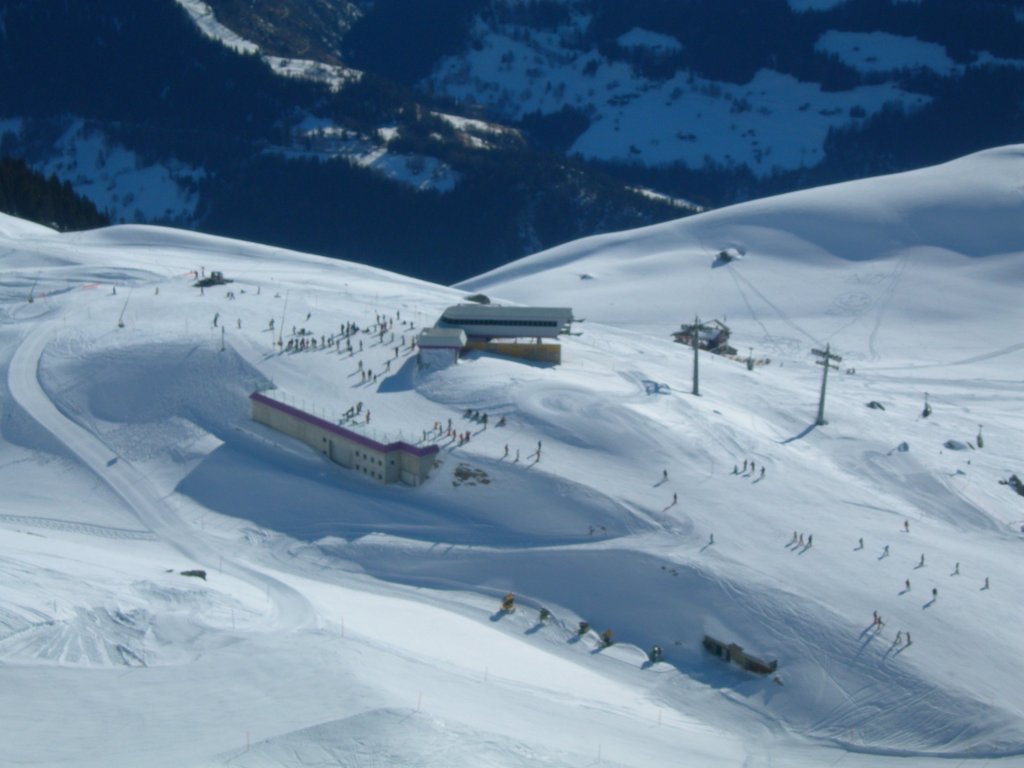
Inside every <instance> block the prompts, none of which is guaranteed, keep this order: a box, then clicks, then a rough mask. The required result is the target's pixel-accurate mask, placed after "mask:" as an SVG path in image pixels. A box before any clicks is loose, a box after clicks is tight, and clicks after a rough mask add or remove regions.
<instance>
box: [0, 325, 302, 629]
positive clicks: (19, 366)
mask: <svg viewBox="0 0 1024 768" xmlns="http://www.w3.org/2000/svg"><path fill="white" fill-rule="evenodd" d="M55 327H56V326H54V325H53V324H52V323H45V322H44V323H39V324H38V325H36V326H35V328H34V329H33V330H32V331H31V332H30V333H29V334H28V335H27V336H26V337H25V338H24V339H23V340H22V341H21V343H20V344H19V345H18V348H17V349H16V350H15V352H14V355H13V356H12V358H11V362H10V367H9V368H8V371H7V385H8V388H9V389H10V392H11V397H12V398H13V399H14V401H15V402H17V403H18V404H19V405H20V406H21V407H22V408H23V409H24V410H25V412H26V413H27V414H29V415H30V416H31V417H32V418H33V419H34V420H35V421H36V422H37V423H38V424H39V425H40V426H41V427H43V428H44V429H45V430H46V431H48V432H49V433H50V434H52V435H53V436H54V437H55V438H56V439H57V440H58V441H60V442H61V443H63V444H64V445H65V446H66V447H67V449H68V450H69V451H71V452H72V453H73V454H75V456H76V457H78V459H79V460H80V461H81V462H82V463H83V464H84V465H85V466H86V467H88V468H89V469H90V470H92V471H93V473H94V474H95V475H96V476H97V477H98V478H99V479H100V480H101V481H102V482H104V483H105V484H106V485H107V486H108V487H109V488H110V489H111V490H112V491H113V492H114V493H115V494H116V495H117V496H119V497H120V498H121V500H122V501H123V502H124V503H125V505H126V506H127V507H128V509H130V510H131V511H132V512H133V513H134V514H135V515H136V517H137V518H138V519H139V521H140V522H141V523H142V524H143V525H144V526H145V527H146V528H147V529H149V530H150V531H152V533H153V534H155V535H156V536H157V537H159V538H160V539H162V540H164V541H166V542H168V543H169V544H171V545H172V546H174V547H175V548H176V549H178V551H180V552H181V553H182V554H183V555H184V556H185V557H187V558H188V559H190V560H192V561H194V562H196V563H200V564H204V565H206V567H207V568H208V569H212V567H213V564H215V563H218V562H219V560H220V558H221V557H222V555H221V553H219V552H217V551H216V550H215V549H214V548H213V547H212V546H211V545H210V544H208V543H207V542H206V541H204V540H203V539H201V538H200V537H199V536H196V535H195V534H193V533H192V532H191V531H190V530H189V529H188V527H187V525H186V524H185V523H184V522H182V521H181V520H180V519H179V518H178V516H177V515H176V514H175V512H174V510H173V509H172V508H171V506H170V505H169V504H168V503H167V502H166V500H165V499H164V498H162V497H161V496H160V494H159V493H157V491H156V490H155V489H154V488H153V486H152V484H151V483H150V482H149V480H148V479H147V478H146V477H145V476H144V475H143V474H142V473H141V472H140V471H139V470H138V469H136V468H135V467H134V466H133V465H132V464H131V462H129V461H125V460H124V459H122V458H121V457H120V456H118V455H117V454H116V453H114V452H113V451H111V450H110V448H108V447H107V445H106V444H104V443H103V442H102V441H101V440H100V439H99V438H98V437H97V436H96V435H94V434H93V433H91V432H89V431H88V430H86V429H85V428H84V427H82V426H81V425H80V424H78V423H77V422H75V421H74V420H72V419H71V418H69V417H68V416H65V415H64V414H63V413H61V412H60V410H59V409H58V408H57V406H56V405H55V404H54V403H53V402H52V401H51V400H50V398H49V397H48V396H47V394H46V392H45V391H44V390H43V388H42V386H41V385H40V383H39V360H40V358H41V356H42V353H43V350H44V349H45V348H46V345H47V343H48V342H49V340H50V338H51V336H52V334H53V331H54V328H55ZM223 572H224V573H227V574H229V575H231V576H235V577H237V578H240V579H242V580H244V581H247V582H249V583H251V584H258V585H259V587H260V588H265V589H266V591H267V594H268V597H270V599H271V600H272V605H273V606H274V608H275V616H274V617H273V621H272V626H273V627H274V628H277V629H299V628H302V627H306V626H311V625H312V624H314V623H315V618H316V616H315V612H314V610H313V607H312V605H311V604H310V602H309V601H308V600H307V599H306V598H305V597H304V596H303V595H302V594H301V593H299V592H298V591H297V590H295V589H294V588H292V587H290V586H288V585H286V584H284V583H283V582H281V581H279V580H277V579H275V578H273V577H272V576H269V575H267V574H264V573H262V572H260V571H258V570H256V569H255V568H252V567H249V566H246V565H243V564H241V563H237V562H230V561H227V560H225V561H224V566H223Z"/></svg>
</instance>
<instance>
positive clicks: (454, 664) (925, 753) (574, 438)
mask: <svg viewBox="0 0 1024 768" xmlns="http://www.w3.org/2000/svg"><path fill="white" fill-rule="evenodd" d="M1022 209H1024V148H1022V147H1020V146H1015V147H1006V148H1001V149H998V150H993V151H990V152H986V153H981V154H978V155H974V156H970V157H966V158H963V159H962V160H958V161H956V162H953V163H949V164H946V165H943V166H938V167H935V168H929V169H924V170H921V171H917V172H914V173H908V174H902V175H898V176H892V177H885V178H878V179H872V180H865V181H862V182H857V183H851V184H843V185H837V186H834V187H830V188H822V189H818V190H810V191H807V192H802V193H795V194H791V195H787V196H783V197H779V198H773V199H767V200H761V201H756V202H752V203H748V204H745V205H742V206H736V207H733V208H729V209H722V210H719V211H715V212H712V213H708V214H700V215H698V216H695V217H691V218H689V219H686V220H682V221H678V222H673V223H669V224H665V225H658V226H655V227H649V228H646V229H641V230H634V231H631V232H622V233H616V234H613V235H607V236H602V237H597V238H590V239H587V240H583V241H579V242H576V243H572V244H567V245H566V246H563V247H561V248H558V249H553V250H551V251H548V252H544V253H540V254H537V255H535V256H531V257H528V258H526V259H523V260H520V261H517V262H515V263H512V264H509V265H508V266H506V267H504V268H501V269H499V270H495V271H493V272H491V273H489V274H486V275H482V276H480V277H478V278H474V279H473V280H471V281H466V283H464V284H461V285H459V286H456V287H455V288H446V287H442V286H438V285H433V284H429V283H425V282H422V281H417V280H413V279H410V278H406V277H402V276H399V275H395V274H393V273H388V272H385V271H382V270H377V269H373V268H369V267H365V266H361V265H356V264H351V263H347V262H339V261H333V260H328V259H325V258H322V257H318V256H313V255H307V254H300V253H295V252H290V251H284V250H281V249H276V248H272V247H268V246H261V245H255V244H251V243H244V242H240V241H233V240H227V239H218V238H212V237H208V236H203V235H198V234H192V233H186V232H180V231H175V230H171V229H161V228H154V227H139V226H120V227H112V228H109V229H105V230H98V231H94V232H87V233H73V234H57V233H54V232H52V231H50V230H47V229H45V228H43V227H38V226H34V225H28V224H25V223H24V222H20V221H18V220H15V219H11V218H10V217H0V269H3V272H4V276H5V277H4V279H3V280H2V281H0V301H2V303H0V338H2V339H3V343H2V344H0V350H3V352H2V353H0V368H2V376H0V393H2V394H0V413H2V419H0V482H2V483H3V487H4V489H5V497H4V503H3V507H2V510H0V571H2V572H3V573H5V574H7V575H8V577H7V578H6V579H5V580H4V581H3V583H2V584H0V661H2V662H3V664H2V665H0V676H3V681H4V683H5V684H4V685H3V686H0V713H2V717H0V722H3V723H5V724H6V728H5V729H4V737H5V738H4V742H3V743H4V746H3V747H2V748H0V749H2V754H3V755H4V756H5V760H6V761H9V762H12V763H15V762H20V763H28V764H34V765H60V764H69V763H72V764H76V765H97V766H98V765H104V766H109V765H129V764H139V763H140V762H145V763H146V764H150V765H183V764H187V765H232V766H238V765H242V766H268V765H273V766H300V765H310V764H316V763H317V762H320V763H329V764H337V765H345V766H356V765H364V764H366V763H373V762H375V761H376V762H378V763H387V764H395V765H406V764H420V765H430V766H433V765H437V766H441V765H445V766H451V765H465V766H469V765H480V764H481V763H485V762H487V763H491V764H495V765H508V766H520V765H521V766H526V765H536V764H538V763H544V762H547V763H549V764H555V765H567V766H582V765H588V764H592V763H594V762H599V763H607V764H611V765H630V766H648V765H658V764H669V763H674V762H678V760H679V759H684V760H686V761H690V762H693V763H694V764H699V765H709V766H714V765H721V766H731V765H736V764H744V763H745V764H749V765H754V766H767V765H780V764H784V765H795V766H816V765H828V764H834V763H835V762H836V761H842V763H843V764H845V765H854V766H857V765H860V766H889V765H893V766H897V765H898V766H909V767H910V768H919V767H921V766H938V765H946V764H948V761H949V759H950V758H956V759H957V760H960V761H963V762H965V764H967V765H971V764H975V763H977V764H979V765H981V764H983V763H984V762H986V761H988V762H990V763H991V764H993V765H1007V766H1010V765H1020V764H1021V757H1020V756H1021V754H1022V753H1024V717H1022V715H1024V712H1022V709H1021V704H1020V699H1019V696H1018V693H1017V691H1018V689H1019V688H1020V685H1021V679H1020V675H1021V671H1020V665H1019V663H1017V659H1018V658H1019V655H1020V653H1021V651H1022V647H1021V641H1020V637H1021V636H1022V629H1024V627H1022V626H1021V624H1022V619H1021V615H1020V612H1019V611H1018V610H1017V606H1016V602H1017V595H1018V594H1019V593H1020V590H1021V587H1022V586H1024V583H1022V577H1021V573H1020V569H1019V567H1018V563H1019V557H1020V551H1021V549H1020V548H1021V547H1022V546H1024V539H1022V537H1021V525H1022V524H1024V498H1022V497H1020V496H1018V495H1016V494H1015V493H1014V492H1013V490H1012V489H1011V488H1010V487H1009V486H1007V485H1004V484H1001V481H1005V480H1007V478H1008V477H1009V476H1010V475H1011V474H1014V473H1017V474H1020V472H1021V469H1022V468H1021V467H1020V466H1019V461H1020V456H1021V450H1022V448H1024V438H1022V437H1021V435H1022V434H1024V431H1022V426H1024V423H1022V422H1024V418H1022V417H1024V414H1022V411H1021V403H1020V399H1019V397H1018V396H1017V392H1018V391H1019V388H1020V385H1021V381H1020V370H1021V368H1020V356H1021V355H1022V354H1024V344H1022V343H1021V341H1020V340H1019V339H1018V338H1017V337H1016V335H1015V334H1016V332H1017V329H1019V328H1021V327H1022V322H1021V321H1022V319H1024V318H1022V314H1021V309H1020V302H1019V301H1017V294H1018V293H1019V288H1020V285H1021V281H1022V279H1024V262H1022V258H1024V250H1022V247H1021V245H1020V242H1021V241H1020V235H1021V233H1022V230H1021V226H1020V221H1022V220H1024V218H1022V215H1021V214H1022V213H1024V210H1022ZM725 249H734V252H735V253H741V254H742V258H739V259H734V260H732V261H728V262H727V261H725V260H722V259H718V258H716V257H717V254H718V253H719V252H720V251H722V250H725ZM211 269H220V270H223V271H224V273H225V275H226V276H227V277H229V278H233V279H234V281H235V282H233V283H231V284H229V285H226V286H221V287H218V288H207V289H205V290H204V291H202V292H200V291H199V289H198V288H195V287H193V286H192V283H193V281H194V278H193V276H192V274H191V273H192V271H193V270H196V271H200V272H208V271H209V270H211ZM469 290H473V291H478V290H481V291H485V292H486V293H487V294H488V295H490V296H491V298H492V299H494V300H499V301H521V302H524V303H531V304H557V305H569V306H572V307H573V309H574V312H575V314H576V316H577V317H578V318H585V320H584V321H583V322H581V323H578V324H577V326H576V330H577V331H579V332H580V334H581V335H578V336H569V337H565V338H563V339H562V344H563V350H562V351H563V362H562V364H561V365H558V366H538V365H529V364H524V363H522V362H516V361H514V360H511V359H504V358H500V357H494V356H487V355H480V354H472V355H470V356H468V357H467V358H466V359H464V360H463V361H462V362H461V364H459V365H457V366H454V367H452V368H449V369H446V370H443V371H425V370H419V369H418V368H417V366H416V365H415V362H414V359H413V357H412V356H411V355H410V354H409V353H408V352H407V350H405V349H404V348H403V345H402V343H401V337H402V336H405V337H406V339H407V340H408V339H409V338H411V337H412V336H413V335H414V334H415V332H416V331H418V330H419V329H420V328H422V327H423V326H425V325H429V324H431V323H432V322H433V321H434V319H436V317H437V316H438V315H439V314H440V312H441V310H443V309H444V308H445V307H446V306H448V305H450V304H453V303H456V302H458V301H459V300H461V297H462V296H464V295H465V293H466V292H467V291H469ZM229 291H230V294H231V295H230V296H229V295H228V292H229ZM232 297H233V298H232ZM695 314H699V315H700V316H701V317H702V318H704V319H710V318H721V319H724V320H726V322H727V323H728V325H729V326H730V327H731V329H732V333H733V335H732V339H731V342H732V344H733V345H734V346H736V347H737V348H738V349H739V350H741V356H744V355H745V353H746V352H747V350H748V348H751V347H752V348H753V353H754V357H756V358H758V359H763V358H770V363H768V364H765V365H757V366H754V370H748V369H747V367H746V366H744V365H743V364H742V360H740V361H735V360H730V359H726V358H721V357H716V356H712V355H707V354H702V355H701V357H700V377H701V378H700V382H701V396H700V397H694V396H692V395H690V394H689V392H690V388H691V383H692V382H691V371H692V353H691V351H690V350H689V348H687V347H684V346H680V345H678V344H675V343H674V342H673V341H672V339H671V333H672V332H673V331H675V330H677V329H678V327H679V324H680V323H683V322H689V321H690V320H691V319H692V317H693V316H694V315H695ZM381 318H387V319H388V321H389V322H390V323H392V327H391V329H390V330H389V331H387V332H386V333H394V334H395V336H396V339H395V341H394V342H388V343H383V344H381V343H380V342H379V340H378V338H379V337H378V334H377V333H375V332H373V330H372V329H373V328H374V325H375V324H377V323H379V322H380V320H381ZM271 321H273V325H271ZM346 322H356V323H358V324H359V325H360V327H361V328H364V329H369V330H370V331H371V332H369V333H360V334H358V336H357V337H356V341H357V344H356V351H355V353H354V354H352V355H350V354H349V353H348V352H346V351H344V350H343V349H342V348H339V347H332V346H330V345H329V344H328V345H327V346H326V348H324V345H322V344H319V343H318V345H317V347H318V348H317V349H316V350H315V351H314V350H308V351H303V352H291V353H289V352H284V351H282V350H281V348H280V347H278V346H277V345H276V343H275V342H276V341H277V339H278V338H282V339H285V338H287V339H292V340H294V339H303V338H306V339H308V338H315V339H317V340H318V341H319V340H320V339H321V338H322V337H328V336H330V335H331V334H336V333H337V332H338V331H339V329H340V327H341V325H342V324H344V323H346ZM410 323H411V325H410ZM122 324H123V325H122ZM302 330H304V331H305V332H306V333H304V334H302V333H300V331H302ZM358 342H361V344H360V343H358ZM825 344H828V345H829V346H830V349H831V350H832V351H833V352H835V353H837V354H839V355H841V356H842V358H843V359H842V361H841V362H840V368H839V370H838V371H835V372H833V373H832V375H831V378H830V379H829V387H828V395H827V403H826V416H827V420H828V422H829V423H828V424H827V425H824V426H817V427H815V426H814V423H813V422H814V416H815V411H816V407H817V399H818V393H819V387H820V382H821V372H822V370H821V368H820V367H818V366H815V365H814V362H813V359H814V358H813V355H811V349H814V348H819V347H822V346H824V345H825ZM360 346H361V347H362V348H361V349H360ZM395 348H397V349H398V355H397V356H396V354H395ZM360 365H361V366H362V368H363V369H372V370H373V371H375V372H378V374H379V376H378V381H377V382H376V383H367V382H366V381H364V380H363V377H360V375H359V372H360ZM267 386H273V387H275V388H276V393H277V395H278V396H284V397H286V398H287V399H288V402H289V403H294V404H296V405H298V406H299V407H302V408H305V409H306V410H309V411H311V412H315V413H317V414H319V415H322V416H324V417H326V418H329V419H332V420H334V419H341V420H345V421H347V422H348V423H349V425H350V427H351V428H353V429H358V430H362V431H365V432H366V433H367V434H368V435H373V436H376V437H377V438H379V439H395V438H399V437H400V438H402V439H405V440H408V441H412V442H437V443H439V444H440V445H441V453H440V457H441V460H440V466H438V467H437V468H436V469H435V471H434V473H433V476H432V478H431V479H430V480H429V481H428V482H427V483H426V484H425V485H424V486H422V487H420V488H415V489H413V488H404V487H393V486H387V487H384V486H380V485H377V484H376V483H373V482H370V481H368V480H365V479H363V478H360V477H359V476H357V475H355V474H354V473H351V472H348V471H346V470H343V469H341V468H340V467H336V466H334V465H332V464H330V463H329V462H327V461H326V460H325V459H324V458H323V457H322V456H320V455H318V454H316V453H315V452H312V451H310V450H309V449H308V448H307V447H306V446H304V445H302V444H299V443H296V442H293V441H290V440H288V439H287V438H284V437H283V436H281V435H280V434H277V433H275V432H273V431H271V430H269V429H266V428H264V427H262V426H260V425H257V424H255V423H253V422H252V421H251V420H250V419H249V415H248V414H249V411H248V408H249V406H248V402H247V395H248V394H249V393H250V392H251V391H253V390H254V389H257V388H264V387H267ZM925 393H927V396H928V402H929V404H930V407H931V413H930V415H929V416H928V417H927V418H925V417H923V416H922V406H923V404H924V400H925ZM871 401H875V402H877V403H879V404H880V405H882V406H883V407H884V410H881V409H876V408H868V407H866V403H868V402H871ZM357 403H360V404H361V405H362V409H363V412H369V414H372V419H369V418H367V420H366V421H360V422H359V423H353V422H351V420H348V419H347V418H346V416H345V412H346V411H347V410H348V409H349V408H351V407H352V406H354V405H356V404H357ZM467 410H470V411H473V410H476V411H483V412H486V413H488V414H489V416H490V420H489V425H488V427H487V428H486V429H484V428H483V427H482V425H481V423H480V422H479V421H474V420H472V419H469V418H466V412H467ZM502 416H503V417H505V419H506V422H507V424H506V426H504V427H500V428H499V427H496V426H495V424H496V422H497V420H498V419H499V418H500V417H502ZM449 419H450V420H451V421H452V424H453V427H454V428H455V429H456V431H459V432H465V431H470V432H471V433H472V437H471V439H470V440H469V442H468V443H464V444H460V443H459V442H458V441H454V440H451V439H449V438H448V437H447V436H446V435H445V434H444V429H443V428H442V430H441V433H440V434H439V433H438V432H437V431H436V429H435V425H436V424H437V423H439V422H440V423H441V424H442V425H446V424H447V422H448V420H449ZM982 434H983V437H984V439H983V440H979V437H980V436H981V435H982ZM506 446H507V447H508V453H507V454H506V452H505V448H506ZM750 462H754V464H755V467H751V466H750ZM460 465H461V466H464V467H465V469H466V470H468V471H463V472H456V470H457V469H459V467H460ZM762 470H763V474H762ZM467 477H470V478H477V479H476V480H475V484H473V483H470V482H465V478H467ZM482 479H486V480H487V481H488V482H486V483H485V482H482ZM794 533H797V534H798V535H799V536H801V537H803V541H804V544H803V545H802V546H797V545H795V544H794V543H793V542H792V536H793V534H794ZM812 536H813V543H811V541H810V537H812ZM861 539H862V540H863V544H860V540H861ZM196 568H202V569H203V570H204V571H205V574H206V578H205V580H201V579H196V578H189V577H186V576H183V575H182V571H185V570H190V569H196ZM933 589H934V590H936V593H934V594H933V592H932V590H933ZM508 591H512V592H515V593H516V595H517V597H518V602H519V608H518V610H517V611H516V612H515V613H514V614H511V615H502V614H501V613H499V612H498V611H497V607H498V603H499V601H500V598H501V596H502V595H503V594H504V593H506V592H508ZM541 606H544V607H546V608H548V609H549V610H551V612H552V613H553V619H552V620H551V621H550V622H549V623H547V624H542V623H540V622H539V621H538V613H537V612H538V610H539V608H540V607H541ZM873 612H876V613H878V614H880V615H881V616H882V618H883V620H884V622H885V624H884V626H883V627H881V628H876V627H872V626H871V624H872V613H873ZM581 620H586V621H588V622H589V623H590V625H591V627H592V628H593V631H592V632H591V633H589V634H587V635H585V636H583V637H582V638H579V637H577V636H576V627H577V625H578V622H579V621H581ZM606 628H608V629H612V630H613V631H614V638H615V640H616V641H617V642H616V643H615V644H614V645H612V646H611V647H608V648H602V647H601V644H600V643H599V641H598V639H597V634H596V633H597V632H600V631H602V630H604V629H606ZM897 633H899V634H898V635H897ZM704 634H710V635H712V636H713V637H715V638H718V639H720V640H723V641H725V642H735V643H737V644H739V645H741V646H743V648H744V649H745V650H746V651H748V652H750V653H752V654H754V655H757V656H759V657H762V658H765V659H768V660H778V662H779V667H778V673H777V674H778V680H777V681H773V680H772V677H771V676H768V677H760V676H756V675H753V674H751V673H748V672H744V671H743V670H740V669H739V668H738V667H736V666H735V665H729V664H726V663H724V662H723V661H721V660H720V659H718V658H716V657H714V656H712V655H711V654H709V653H707V652H706V651H705V650H704V649H703V648H702V647H701V639H702V637H703V635H704ZM897 638H899V639H898V640H897ZM910 638H912V642H910V643H909V644H908V643H907V640H908V639H910ZM654 644H659V645H661V646H662V647H663V649H664V654H665V660H664V662H661V663H657V664H653V665H652V664H649V663H648V661H647V657H646V652H647V651H648V650H649V649H650V648H651V646H652V645H654ZM58 693H59V695H58ZM57 724H59V726H58V725H57ZM58 729H59V732H60V733H61V734H63V736H62V738H56V735H57V733H58Z"/></svg>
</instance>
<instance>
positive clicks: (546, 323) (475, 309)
mask: <svg viewBox="0 0 1024 768" xmlns="http://www.w3.org/2000/svg"><path fill="white" fill-rule="evenodd" d="M572 322H573V316H572V310H571V309H570V308H568V307H505V306H501V305H498V304H456V305H455V306H454V307H448V309H446V310H445V311H444V312H443V313H442V314H441V317H440V319H439V320H438V321H437V325H436V327H438V328H459V329H461V330H463V331H465V332H466V336H467V337H468V339H469V340H471V341H474V340H475V341H490V340H491V339H517V338H523V337H530V338H538V339H545V338H546V339H552V338H557V337H558V336H559V335H561V334H563V333H568V332H569V331H570V330H571V329H572Z"/></svg>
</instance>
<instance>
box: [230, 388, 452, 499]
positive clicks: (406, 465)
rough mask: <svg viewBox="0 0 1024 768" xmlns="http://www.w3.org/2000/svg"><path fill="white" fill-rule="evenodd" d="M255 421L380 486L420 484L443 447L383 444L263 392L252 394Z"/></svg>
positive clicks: (398, 442) (396, 443)
mask: <svg viewBox="0 0 1024 768" xmlns="http://www.w3.org/2000/svg"><path fill="white" fill-rule="evenodd" d="M249 400H250V402H251V404H252V419H253V421H256V422H258V423H260V424H264V425H266V426H268V427H270V428H271V429H275V430H277V431H278V432H282V433H284V434H286V435H288V436H289V437H293V438H295V439H296V440H300V441H302V442H303V443H305V444H306V445H308V446H310V447H312V448H314V449H315V450H317V451H319V452H320V453H322V454H324V455H325V456H326V457H327V458H329V459H330V460H331V461H333V462H334V463H335V464H340V465H341V466H343V467H346V468H348V469H353V470H355V471H356V472H359V473H360V474H363V475H365V476H367V477H369V478H371V479H372V480H376V481H377V482H379V483H397V482H402V483H405V484H406V485H413V486H415V485H419V484H420V483H422V482H423V481H424V480H426V479H427V477H428V476H429V474H430V470H431V469H433V467H434V463H435V460H436V456H437V453H438V452H439V451H440V448H439V447H438V446H436V445H427V446H415V445H411V444H409V443H406V442H404V441H397V442H394V443H381V442H378V441H376V440H373V439H372V438H369V437H366V436H365V435H361V434H359V433H358V432H353V431H352V430H350V429H345V428H344V427H341V426H338V425H337V424H332V423H331V422H329V421H325V420H324V419H321V418H319V417H317V416H314V415H313V414H311V413H306V412H305V411H303V410H300V409H299V408H296V407H294V406H291V405H287V404H286V403H282V402H279V401H277V400H274V399H273V398H271V397H267V396H266V395H264V394H262V393H260V392H253V393H252V394H251V395H249Z"/></svg>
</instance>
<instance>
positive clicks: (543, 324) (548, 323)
mask: <svg viewBox="0 0 1024 768" xmlns="http://www.w3.org/2000/svg"><path fill="white" fill-rule="evenodd" d="M441 320H442V322H445V323H448V324H450V325H463V326H466V325H514V326H520V327H529V328H557V327H558V321H556V320H513V319H509V320H492V319H491V318H488V317H482V318H478V319H475V320H459V319H456V318H451V317H448V316H447V315H442V316H441Z"/></svg>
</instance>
